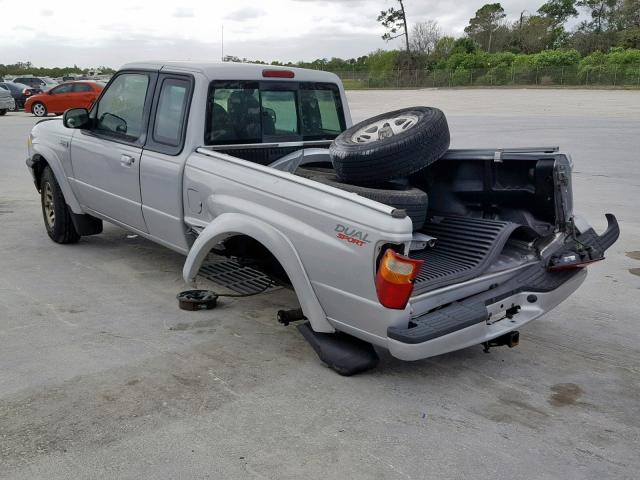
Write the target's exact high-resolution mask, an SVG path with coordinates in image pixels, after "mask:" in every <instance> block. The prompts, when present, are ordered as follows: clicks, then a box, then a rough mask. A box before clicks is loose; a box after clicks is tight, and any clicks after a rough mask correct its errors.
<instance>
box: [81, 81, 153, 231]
mask: <svg viewBox="0 0 640 480" xmlns="http://www.w3.org/2000/svg"><path fill="white" fill-rule="evenodd" d="M156 76H157V75H156V74H155V73H151V72H140V71H137V72H123V73H120V74H119V75H118V76H116V77H115V78H114V79H113V80H112V81H111V83H110V84H109V85H108V86H107V88H106V90H105V91H104V93H103V95H102V97H101V98H100V100H99V101H98V103H97V105H96V106H95V107H94V108H93V109H92V111H91V117H92V119H93V124H92V127H91V128H90V129H87V130H80V131H78V132H76V133H75V134H74V136H73V139H72V141H71V164H72V167H73V175H74V180H73V183H74V187H75V190H76V193H77V196H78V199H79V201H80V203H81V204H82V205H83V206H85V207H88V208H89V209H91V210H93V211H94V212H97V213H99V214H101V215H104V216H106V217H108V218H111V219H113V220H116V221H118V222H120V223H123V224H125V225H128V226H131V227H133V228H135V229H137V230H141V231H143V232H147V231H148V230H147V227H146V224H145V222H144V218H143V216H142V205H141V197H140V156H141V153H142V147H143V145H144V143H145V140H146V131H147V124H148V121H149V108H150V103H151V98H152V95H153V87H154V84H155V79H156Z"/></svg>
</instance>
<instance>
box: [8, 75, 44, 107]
mask: <svg viewBox="0 0 640 480" xmlns="http://www.w3.org/2000/svg"><path fill="white" fill-rule="evenodd" d="M0 88H2V89H4V90H9V92H11V96H12V97H13V99H14V100H15V104H16V106H15V109H16V110H18V109H20V108H24V104H25V102H26V101H27V98H29V97H31V96H33V95H37V94H38V93H42V90H40V89H39V88H32V87H30V86H28V85H24V84H23V83H16V82H0Z"/></svg>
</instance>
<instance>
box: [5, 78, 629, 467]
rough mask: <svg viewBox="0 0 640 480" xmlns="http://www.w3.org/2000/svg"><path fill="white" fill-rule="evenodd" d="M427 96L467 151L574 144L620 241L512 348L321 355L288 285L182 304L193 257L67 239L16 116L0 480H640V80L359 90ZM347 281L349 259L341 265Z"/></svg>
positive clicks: (362, 97) (9, 171)
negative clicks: (427, 354) (368, 361)
mask: <svg viewBox="0 0 640 480" xmlns="http://www.w3.org/2000/svg"><path fill="white" fill-rule="evenodd" d="M349 100H350V102H351V110H352V115H353V117H354V120H356V121H358V120H362V119H364V118H366V117H367V116H370V115H373V114H376V113H380V112H383V111H386V110H391V109H396V108H401V107H404V106H410V105H433V106H437V107H440V108H442V109H443V110H444V111H445V113H446V114H447V116H448V119H449V123H450V127H451V132H452V147H453V148H464V147H505V146H537V145H560V146H561V147H562V149H563V150H564V151H567V152H569V153H570V154H571V155H572V157H573V160H574V162H575V167H574V197H575V205H576V210H577V211H579V212H580V213H582V214H584V215H586V216H587V217H588V218H589V219H590V220H592V222H593V224H594V226H596V227H597V228H598V229H600V230H602V229H603V228H604V226H605V221H604V217H603V216H602V214H603V213H604V212H607V211H611V212H613V213H615V214H616V215H617V216H618V219H619V220H620V223H621V229H622V235H621V238H620V240H619V241H618V242H617V243H616V244H615V245H614V246H613V247H612V248H611V250H609V251H608V252H607V253H608V258H607V259H606V261H605V262H601V263H599V264H595V265H593V266H591V267H590V268H589V270H590V273H589V277H588V278H587V280H586V282H585V284H584V285H583V286H582V287H581V288H580V290H578V292H577V293H576V294H574V295H573V296H572V297H571V298H570V299H569V300H568V301H566V302H565V303H564V304H562V305H561V306H560V307H558V308H557V309H556V310H554V311H553V312H551V313H550V314H549V315H547V316H546V317H543V318H542V319H539V320H536V321H535V322H533V323H531V324H530V325H529V326H527V327H526V328H525V329H523V330H522V331H521V344H520V346H518V347H516V348H514V349H507V348H506V347H503V348H496V349H492V350H491V352H490V353H489V354H485V353H483V352H482V349H481V348H480V347H479V346H477V347H472V348H468V349H466V350H463V351H459V352H455V353H451V354H448V355H443V356H440V357H435V358H431V359H428V360H423V361H419V362H413V363H405V362H401V361H399V360H396V359H393V358H392V357H390V356H389V355H388V354H384V353H383V352H381V357H382V360H381V365H380V367H379V368H378V369H376V370H374V371H371V372H368V373H365V374H363V375H359V376H356V377H351V378H344V377H340V376H338V375H336V374H335V373H334V372H333V371H331V370H329V369H327V368H325V367H323V366H321V364H320V363H319V361H318V359H317V357H316V355H315V353H314V352H313V350H312V349H311V347H309V346H308V345H307V344H306V343H305V341H304V340H303V339H302V337H301V336H300V335H299V334H298V332H297V330H296V329H295V328H294V327H283V326H281V325H279V324H278V323H277V321H276V311H277V310H278V309H279V308H283V307H284V308H292V307H295V306H296V300H295V297H294V295H293V294H292V293H291V292H289V291H287V290H283V289H280V290H276V291H273V292H271V293H268V294H263V295H259V296H256V297H252V298H247V299H225V300H223V301H221V305H220V307H219V308H218V309H216V310H212V311H208V312H196V313H190V312H183V311H180V310H178V308H177V302H176V300H175V295H176V293H177V292H179V291H180V290H182V289H184V287H185V285H184V283H183V280H182V277H181V268H182V262H183V260H184V259H183V257H181V256H180V255H178V254H176V253H173V252H171V251H169V250H167V249H165V248H163V247H160V246H157V245H155V244H152V243H150V242H148V241H146V240H144V239H142V238H139V237H135V236H131V235H128V233H127V232H126V231H124V230H121V229H119V228H116V227H113V226H109V225H105V232H104V233H103V234H102V235H99V236H94V237H88V238H85V239H82V240H81V242H80V243H79V244H77V245H69V246H66V245H65V246H62V245H57V244H54V243H53V242H51V241H50V240H49V238H48V237H47V235H46V233H45V230H44V226H43V223H42V218H41V211H40V202H39V196H38V194H37V192H36V191H35V189H34V187H33V184H32V182H31V178H30V177H29V174H28V172H27V169H26V167H25V165H24V159H25V152H26V137H27V135H28V132H29V130H30V128H31V126H32V125H33V124H34V123H35V121H36V119H34V118H33V117H31V116H28V115H26V114H24V113H9V114H8V115H6V116H5V117H0V168H1V171H2V175H0V478H11V479H29V480H33V479H70V478H73V479H80V478H92V479H98V478H104V479H114V478H118V479H129V478H130V479H141V478H154V479H164V478H173V479H176V478H189V479H192V478H212V479H226V478H228V479H232V478H233V479H240V478H258V479H300V478H309V479H311V478H323V479H334V478H335V479H372V478H380V479H382V478H385V479H386V478H390V479H423V478H437V479H462V478H493V479H509V480H513V479H525V478H526V479H554V480H556V479H609V478H615V479H636V478H638V471H639V469H640V459H639V457H638V451H640V415H638V413H639V412H640V408H639V407H640V403H639V399H640V325H639V321H640V210H639V208H638V202H639V199H640V163H639V162H640V153H639V152H640V134H639V132H640V109H639V108H638V105H640V92H634V91H591V90H580V91H572V90H418V91H415V90H414V91H411V90H403V91H379V92H376V91H358V92H350V93H349ZM342 274H348V272H347V273H345V272H336V275H342Z"/></svg>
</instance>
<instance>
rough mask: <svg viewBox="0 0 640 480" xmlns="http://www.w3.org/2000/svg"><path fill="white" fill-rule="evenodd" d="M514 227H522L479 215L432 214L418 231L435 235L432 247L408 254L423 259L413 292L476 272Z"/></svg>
mask: <svg viewBox="0 0 640 480" xmlns="http://www.w3.org/2000/svg"><path fill="white" fill-rule="evenodd" d="M518 228H526V227H522V226H521V225H518V224H516V223H512V222H503V221H499V220H488V219H483V218H469V217H454V216H451V217H433V218H432V219H430V221H428V222H427V223H426V224H425V226H424V227H423V228H422V230H421V232H423V233H426V234H427V235H431V236H432V237H435V238H436V245H435V247H433V248H427V249H425V250H421V251H418V252H412V253H411V254H410V256H411V258H415V259H419V260H424V265H423V266H422V269H421V271H420V274H419V275H418V277H417V278H416V280H415V286H414V289H413V295H414V296H415V295H419V294H420V293H423V292H426V291H428V290H433V289H435V288H440V287H444V286H447V285H451V284H453V283H457V282H463V281H465V280H468V279H471V278H474V277H476V276H478V275H480V274H481V273H482V272H483V271H484V270H486V269H487V268H488V267H489V265H491V263H492V262H493V261H494V260H495V259H496V258H497V257H498V255H500V252H501V251H502V249H503V248H504V245H505V243H506V242H507V240H508V239H509V237H510V236H511V235H512V234H513V232H514V231H515V230H517V229H518Z"/></svg>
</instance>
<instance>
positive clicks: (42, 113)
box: [31, 102, 49, 117]
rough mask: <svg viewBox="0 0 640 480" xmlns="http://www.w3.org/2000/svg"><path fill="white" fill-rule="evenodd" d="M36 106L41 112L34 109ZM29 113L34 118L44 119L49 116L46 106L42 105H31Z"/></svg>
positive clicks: (39, 103) (40, 103)
mask: <svg viewBox="0 0 640 480" xmlns="http://www.w3.org/2000/svg"><path fill="white" fill-rule="evenodd" d="M36 106H41V107H42V110H40V109H39V108H36ZM36 110H37V111H38V113H36ZM31 113H33V114H34V115H35V116H36V117H46V116H47V115H48V114H49V111H48V110H47V106H46V105H45V104H44V103H42V102H35V103H34V104H33V105H31Z"/></svg>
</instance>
